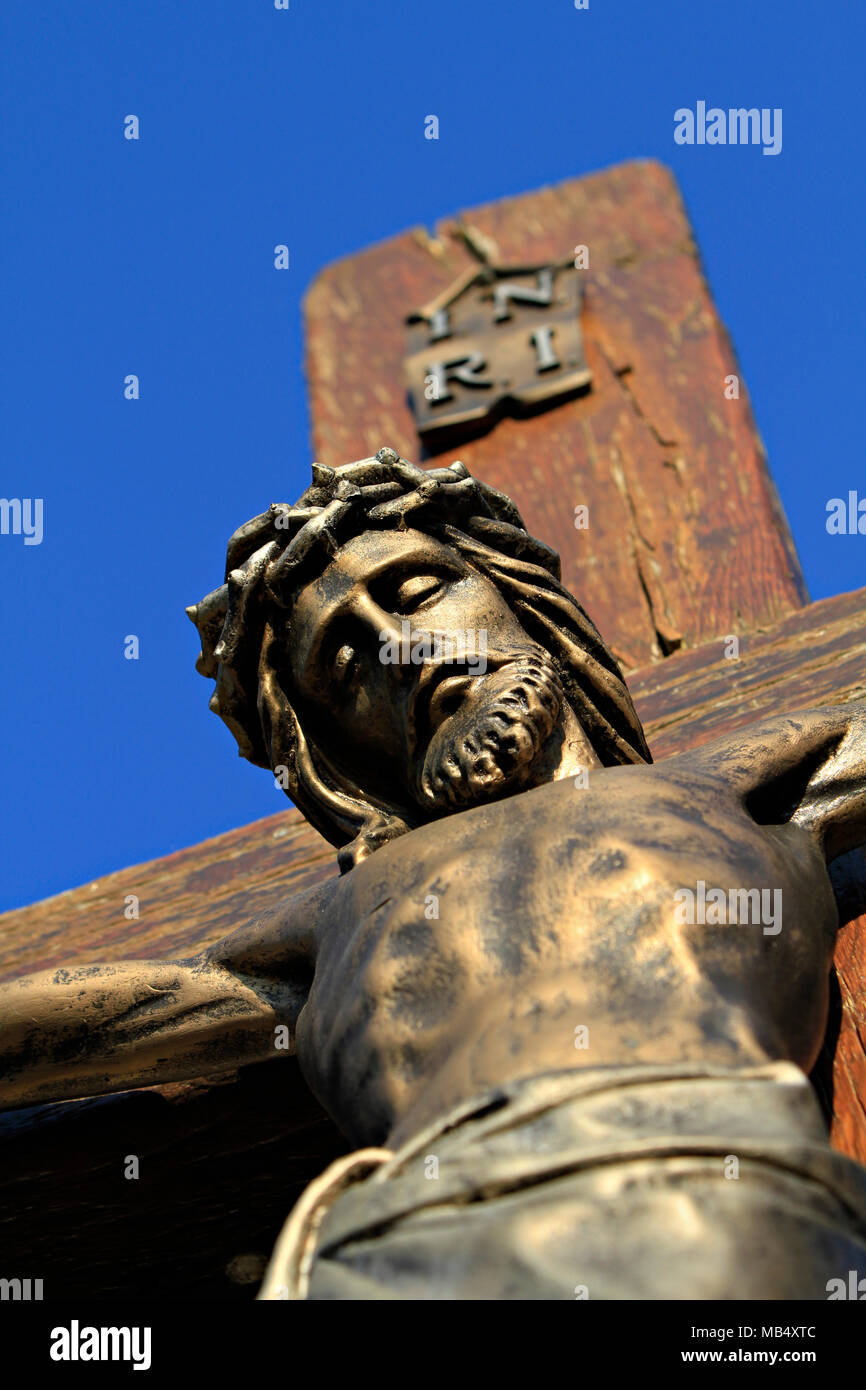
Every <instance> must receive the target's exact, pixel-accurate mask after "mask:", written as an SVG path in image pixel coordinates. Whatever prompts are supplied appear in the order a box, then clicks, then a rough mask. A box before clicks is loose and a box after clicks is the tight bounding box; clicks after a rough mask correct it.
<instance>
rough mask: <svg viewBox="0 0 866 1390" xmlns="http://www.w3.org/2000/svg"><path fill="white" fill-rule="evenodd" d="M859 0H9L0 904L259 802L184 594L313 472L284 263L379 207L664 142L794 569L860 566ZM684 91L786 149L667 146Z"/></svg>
mask: <svg viewBox="0 0 866 1390" xmlns="http://www.w3.org/2000/svg"><path fill="white" fill-rule="evenodd" d="M863 12H864V6H863V2H862V0H833V3H832V4H824V5H821V4H817V3H809V2H808V0H758V3H756V0H726V3H724V4H719V3H707V2H706V0H590V8H589V10H587V11H580V12H578V11H576V10H575V9H574V5H573V0H501V3H494V0H437V3H436V4H425V3H416V4H412V3H409V0H367V3H365V4H361V3H352V2H351V0H291V8H290V10H289V11H288V12H280V11H276V10H275V9H274V6H273V0H199V3H192V0H137V3H135V4H131V3H128V0H85V3H82V0H39V2H38V3H37V0H4V3H3V6H2V12H0V51H2V64H3V74H2V83H0V106H2V135H0V139H2V151H0V155H2V185H0V186H2V204H3V226H2V242H3V263H4V273H3V278H2V287H0V297H2V304H0V311H2V312H0V325H2V327H0V340H2V345H3V358H2V371H0V390H2V396H3V399H2V402H0V409H2V455H0V496H4V497H19V498H24V497H34V498H35V497H42V498H44V539H43V542H42V544H41V545H39V546H30V547H24V546H23V543H22V538H21V537H12V536H0V594H2V618H0V623H2V656H3V667H2V671H3V675H2V683H0V756H2V778H3V791H2V801H3V806H2V820H3V824H2V865H0V868H2V872H0V907H12V906H17V905H19V904H21V903H25V902H30V901H33V900H35V899H38V898H40V897H43V896H45V895H47V894H49V893H55V892H58V891H60V890H61V889H64V888H68V887H72V886H74V885H76V884H78V883H81V882H85V881H87V880H88V879H91V878H96V877H98V876H99V875H101V874H103V873H105V872H107V871H109V870H112V869H115V868H119V867H122V866H124V865H126V864H130V863H134V862H137V861H140V860H145V859H149V858H151V857H153V856H156V855H160V854H164V853H167V852H168V851H170V850H173V849H178V848H180V847H182V846H184V845H188V844H192V843H195V842H196V841H197V840H200V839H203V838H204V837H205V836H208V835H213V834H216V833H218V832H220V831H222V830H226V829H229V828H230V827H232V826H236V825H241V824H243V823H245V822H247V821H249V820H252V819H254V818H256V817H258V816H262V815H267V814H269V813H270V812H272V811H275V810H278V809H280V808H281V807H283V806H284V805H285V800H284V798H283V797H282V794H281V793H278V792H277V791H276V790H275V789H274V786H273V782H272V779H270V778H269V777H268V776H267V774H266V773H264V772H262V771H259V770H257V769H254V768H252V767H250V766H249V765H248V764H246V763H244V762H243V761H241V760H240V759H239V758H237V757H236V755H235V748H234V743H233V741H232V739H231V737H230V735H229V734H228V732H227V730H225V729H224V728H223V726H222V725H221V724H220V722H219V721H218V720H217V719H215V718H214V717H213V715H211V714H209V713H208V711H207V707H206V700H207V687H206V685H205V683H204V681H202V679H201V677H199V676H197V675H196V674H195V671H194V669H193V662H194V658H195V655H196V651H197V644H196V635H195V632H194V630H193V628H192V627H191V626H190V624H189V622H188V620H187V618H186V617H185V615H184V606H185V605H186V604H187V603H189V602H191V601H193V600H195V599H197V598H198V597H200V596H201V594H202V593H203V592H204V591H205V590H206V589H207V588H209V587H210V586H211V585H213V584H216V583H218V582H219V580H220V579H221V577H222V574H221V566H222V562H223V556H224V547H225V542H226V539H227V537H228V535H229V533H230V532H231V531H232V530H233V529H234V527H235V526H236V525H238V524H239V523H240V522H241V521H243V520H245V519H246V518H247V517H249V516H252V515H253V514H254V513H256V512H258V511H260V510H261V509H262V508H263V507H265V506H267V504H268V503H269V502H270V501H271V500H272V499H275V498H276V499H285V500H293V499H294V497H295V496H296V495H297V493H298V492H299V491H300V490H301V488H302V487H303V486H304V485H305V483H306V479H307V476H308V469H309V462H310V448H309V430H308V418H307V410H306V400H305V386H304V381H303V376H302V367H301V353H302V343H301V320H300V301H301V296H302V294H303V291H304V289H305V287H306V286H307V285H308V283H309V281H310V280H311V278H312V277H313V276H314V275H315V274H316V272H317V270H318V269H319V268H320V267H321V266H322V265H324V264H325V263H327V262H328V261H330V260H332V259H333V258H334V257H337V256H342V255H346V254H348V253H351V252H352V251H354V250H356V249H358V248H360V247H362V246H364V245H365V244H367V243H369V242H371V241H374V240H376V239H378V238H381V237H385V236H388V235H391V234H392V233H395V232H398V231H400V230H402V229H404V228H405V227H407V226H411V225H413V224H417V223H426V224H428V225H430V224H432V223H433V222H434V221H435V219H436V218H437V217H438V216H440V215H444V214H447V213H449V212H453V211H455V210H457V209H459V208H461V207H468V206H472V205H473V204H475V203H478V202H481V201H486V200H488V199H491V198H497V197H501V196H504V195H507V194H512V193H519V192H523V191H526V190H529V189H532V188H535V187H538V186H539V185H541V184H544V183H548V182H552V181H558V180H560V179H563V178H567V177H572V176H575V175H579V174H582V173H585V172H588V171H590V170H594V169H599V168H602V167H604V166H605V165H608V164H611V163H614V162H615V161H617V160H623V159H628V158H633V157H636V156H655V157H657V158H659V159H662V160H664V161H666V162H667V163H668V164H669V165H671V166H672V168H673V169H674V171H675V173H676V175H677V177H678V179H679V181H680V184H681V187H682V189H683V192H684V194H685V198H686V201H687V204H688V207H689V210H690V213H691V217H692V219H693V222H694V225H695V228H696V230H697V234H698V239H699V242H700V244H701V247H702V251H703V256H704V262H705V265H706V268H707V273H708V276H709V279H710V283H711V285H712V288H713V291H714V294H715V297H716V300H717V302H718V304H719V306H720V309H721V312H722V316H723V318H724V319H725V321H726V322H727V324H728V327H729V329H730V331H731V333H732V336H733V339H734V343H735V345H736V348H737V350H738V353H739V357H740V361H741V364H742V368H743V371H744V374H745V377H746V380H747V382H748V387H749V390H750V392H751V394H752V397H753V401H754V404H755V409H756V413H757V417H758V422H759V426H760V428H761V431H762V433H763V436H764V439H765V441H766V444H767V448H768V451H769V456H770V460H771V465H772V468H773V473H774V475H775V478H776V482H777V485H778V487H779V490H780V492H781V495H782V498H783V501H784V504H785V507H786V509H787V513H788V517H789V519H790V522H791V526H792V529H793V532H794V537H795V540H796V542H797V545H798V547H799V551H800V555H801V557H802V561H803V566H804V569H805V573H806V578H807V582H808V584H809V587H810V590H811V593H812V596H813V597H815V598H820V597H823V596H825V595H827V594H832V593H836V592H839V591H841V590H843V589H851V588H855V587H857V586H859V585H861V584H864V583H866V537H851V536H846V537H830V536H828V535H827V533H826V530H825V504H826V501H827V499H828V497H831V496H834V495H837V494H847V491H848V489H849V488H859V490H860V495H861V496H866V465H864V446H863V396H864V393H863V362H862V350H863V343H864V332H863V327H864V325H863V318H864V293H863V290H864V285H863V264H864V237H866V232H864V221H866V219H864V196H863V172H862V166H863V149H864V135H866V132H864V102H863V60H864V33H863ZM698 100H706V101H707V102H708V103H709V104H711V105H712V104H717V105H719V106H721V107H725V108H727V107H729V106H758V107H770V108H774V107H781V108H782V109H783V112H784V120H783V149H782V153H781V154H780V155H778V156H777V157H766V156H763V155H762V154H761V152H760V150H759V149H757V148H751V147H750V148H738V147H734V148H731V147H726V148H710V147H703V148H699V147H680V146H677V145H675V144H674V141H673V129H674V122H673V113H674V111H675V110H676V108H678V107H682V106H694V105H695V103H696V102H697V101H698ZM129 113H135V114H137V115H138V116H139V117H140V121H141V138H140V140H139V141H138V142H137V143H136V142H131V141H127V140H125V139H124V138H123V120H124V117H125V116H126V115H127V114H129ZM430 113H435V114H437V115H438V116H439V119H440V137H441V138H440V139H439V141H438V142H433V141H426V140H425V139H424V138H423V123H424V117H425V116H426V115H428V114H430ZM281 242H284V243H286V244H287V245H288V246H289V247H290V248H291V257H292V268H291V270H290V271H288V272H286V273H280V272H277V271H275V270H274V268H273V247H274V246H275V245H276V244H277V243H281ZM130 372H134V373H137V374H138V375H139V377H140V380H141V399H140V400H139V401H137V402H128V401H126V400H124V398H123V380H124V377H125V376H126V375H127V373H130ZM587 603H588V605H589V606H590V607H591V596H587ZM128 633H136V634H138V636H139V637H140V641H141V657H140V660H139V661H127V660H124V658H123V639H124V637H125V635H126V634H128Z"/></svg>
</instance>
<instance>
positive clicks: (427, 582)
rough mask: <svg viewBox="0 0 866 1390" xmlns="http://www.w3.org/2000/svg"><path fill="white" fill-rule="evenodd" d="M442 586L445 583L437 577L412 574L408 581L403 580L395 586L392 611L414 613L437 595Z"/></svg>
mask: <svg viewBox="0 0 866 1390" xmlns="http://www.w3.org/2000/svg"><path fill="white" fill-rule="evenodd" d="M444 585H445V581H444V580H443V579H442V578H441V577H440V576H439V575H435V574H413V575H412V577H411V578H410V579H404V581H403V583H402V584H399V585H398V586H397V589H396V591H395V594H394V611H395V612H397V613H414V612H415V610H416V609H417V608H420V607H422V605H423V604H424V603H426V602H427V600H428V599H431V598H433V597H434V595H436V594H438V593H439V592H440V590H441V589H442V588H444Z"/></svg>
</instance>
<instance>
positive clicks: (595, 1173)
mask: <svg viewBox="0 0 866 1390" xmlns="http://www.w3.org/2000/svg"><path fill="white" fill-rule="evenodd" d="M852 1270H853V1271H856V1273H857V1278H858V1279H860V1278H863V1277H864V1276H866V1169H864V1168H861V1166H860V1165H859V1164H857V1163H854V1162H853V1161H852V1160H850V1159H848V1158H846V1157H845V1156H844V1155H842V1154H839V1153H837V1152H835V1151H834V1150H833V1149H831V1148H830V1146H829V1143H828V1139H827V1132H826V1126H825V1124H824V1121H823V1117H822V1115H821V1112H820V1108H819V1106H818V1103H817V1100H816V1098H815V1095H814V1093H813V1091H812V1088H811V1086H810V1085H809V1083H808V1081H807V1079H806V1077H805V1076H804V1075H803V1073H802V1072H801V1071H800V1070H799V1069H798V1068H797V1067H795V1066H794V1065H793V1064H791V1063H786V1062H783V1063H775V1064H770V1065H767V1066H763V1067H750V1068H740V1069H736V1070H726V1069H724V1068H721V1067H719V1068H715V1067H706V1066H686V1065H683V1066H661V1067H643V1066H641V1067H596V1068H588V1069H584V1070H572V1071H564V1072H555V1073H548V1074H545V1075H543V1076H539V1077H535V1078H531V1079H527V1080H521V1081H518V1082H515V1083H511V1084H508V1085H504V1086H502V1087H499V1088H497V1089H495V1090H493V1091H491V1092H489V1093H487V1094H486V1095H484V1096H481V1097H477V1098H475V1099H474V1100H473V1101H471V1102H469V1103H466V1104H463V1105H461V1106H459V1107H457V1108H456V1109H455V1110H454V1111H452V1112H451V1113H450V1114H449V1115H447V1116H445V1117H444V1118H443V1119H442V1120H440V1121H439V1122H438V1123H437V1124H435V1125H431V1126H430V1127H429V1128H427V1129H426V1130H424V1131H423V1132H421V1133H420V1134H417V1135H414V1136H413V1137H412V1139H411V1140H410V1141H409V1142H408V1143H406V1144H405V1145H403V1146H402V1147H401V1148H400V1149H399V1150H397V1151H396V1152H394V1153H389V1152H388V1151H386V1150H362V1151H360V1152H359V1153H358V1154H354V1155H349V1156H348V1157H347V1158H345V1159H340V1160H338V1161H337V1163H336V1164H334V1165H332V1166H331V1168H330V1169H328V1170H327V1171H326V1173H325V1174H324V1175H323V1177H322V1178H320V1179H318V1180H317V1182H316V1183H314V1184H312V1185H311V1187H310V1188H309V1189H308V1190H307V1193H305V1194H304V1196H303V1197H302V1198H301V1201H300V1202H299V1203H298V1206H297V1207H296V1209H295V1212H293V1214H292V1216H291V1217H290V1218H289V1221H288V1223H287V1225H286V1227H285V1228H284V1231H283V1234H282V1235H281V1236H280V1240H279V1241H278V1244H277V1246H276V1248H275V1251H274V1255H273V1258H272V1260H271V1264H270V1266H269V1269H268V1272H267V1275H266V1277H265V1282H264V1284H263V1286H262V1290H261V1293H260V1294H259V1297H260V1298H264V1299H279V1298H304V1297H306V1298H308V1299H311V1300H327V1299H492V1300H511V1299H575V1298H589V1299H693V1298H694V1299H715V1298H720V1299H826V1298H827V1296H828V1291H827V1285H828V1281H830V1280H831V1279H842V1280H845V1281H846V1283H847V1281H849V1276H850V1272H851V1271H852Z"/></svg>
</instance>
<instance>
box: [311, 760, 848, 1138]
mask: <svg viewBox="0 0 866 1390" xmlns="http://www.w3.org/2000/svg"><path fill="white" fill-rule="evenodd" d="M696 866H699V868H696ZM696 874H698V875H699V876H700V878H702V879H703V880H704V881H705V882H706V884H707V885H708V887H712V886H717V887H721V888H723V889H724V890H726V891H727V890H728V889H731V888H737V889H739V888H742V889H752V888H759V889H761V888H765V889H769V890H771V891H773V890H777V889H779V890H781V892H782V904H783V917H782V922H781V930H780V931H778V933H776V934H768V933H767V932H765V931H764V929H763V926H762V925H761V924H760V923H757V924H753V925H708V924H704V925H701V924H696V925H678V923H677V901H676V899H675V897H674V894H675V892H676V891H677V890H678V889H681V888H692V889H694V888H696V882H695V879H696ZM331 907H332V909H333V910H332V911H329V912H328V925H327V927H326V928H325V929H323V931H322V932H321V936H320V939H319V941H318V943H317V964H316V973H315V978H314V982H313V986H312V990H311V993H310V998H309V1000H308V1003H307V1004H306V1006H305V1007H304V1009H303V1011H302V1013H301V1016H300V1019H299V1022H298V1029H297V1048H298V1057H299V1061H300V1064H301V1067H302V1069H303V1071H304V1073H305V1075H306V1077H307V1079H308V1081H309V1083H310V1085H311V1086H312V1089H313V1090H314V1092H315V1093H316V1094H317V1095H318V1097H319V1099H320V1100H321V1101H322V1103H323V1104H324V1105H325V1107H326V1109H328V1110H329V1112H330V1113H331V1114H332V1115H333V1117H334V1118H335V1119H336V1120H337V1122H338V1124H340V1126H341V1127H342V1128H343V1129H344V1131H345V1132H346V1133H347V1135H348V1136H349V1137H350V1138H351V1139H352V1140H353V1141H354V1142H356V1143H359V1144H367V1143H384V1142H391V1143H394V1142H398V1141H399V1140H401V1139H404V1138H406V1137H408V1135H409V1134H410V1133H412V1132H413V1131H414V1130H415V1129H417V1128H419V1127H420V1126H421V1125H423V1124H425V1123H428V1122H430V1121H432V1120H433V1119H435V1117H436V1116H437V1115H439V1114H442V1113H444V1112H445V1111H446V1110H447V1109H448V1108H450V1107H452V1106H454V1105H455V1104H457V1103H458V1102H460V1101H462V1100H465V1099H468V1098H470V1097H472V1096H473V1095H476V1094H480V1093H483V1092H484V1091H485V1090H486V1089H488V1088H489V1087H491V1086H493V1085H496V1084H497V1083H502V1082H505V1081H508V1080H513V1079H516V1078H517V1077H520V1076H526V1075H531V1074H535V1073H540V1072H542V1071H547V1070H556V1069H561V1068H570V1067H581V1066H599V1065H608V1064H612V1063H615V1064H623V1065H627V1064H630V1063H635V1062H643V1061H647V1062H650V1061H652V1062H665V1061H691V1062H695V1061H713V1062H716V1063H720V1064H722V1065H730V1066H732V1067H733V1066H738V1065H743V1064H747V1063H752V1062H753V1063H759V1062H762V1061H766V1060H779V1059H785V1060H791V1061H794V1062H796V1063H797V1064H798V1065H800V1066H802V1067H803V1068H804V1069H808V1068H809V1067H810V1066H811V1065H812V1063H813V1061H814V1059H815V1057H816V1055H817V1052H818V1050H819V1048H820V1045H821V1040H822V1038H823V1033H824V1028H825V1024H826V1012H827V989H828V985H827V976H828V970H829V964H830V959H831V955H832V943H833V936H834V932H835V928H836V923H837V915H836V910H835V905H834V900H833V895H832V890H831V888H830V883H829V878H828V875H827V872H826V869H825V866H824V862H823V858H822V857H821V855H820V853H819V852H818V850H817V849H816V848H815V846H814V844H813V842H812V841H811V839H810V838H809V837H808V836H807V835H806V833H805V832H803V831H801V830H799V829H798V828H797V827H795V826H785V827H763V826H760V825H756V824H755V822H754V821H753V820H752V819H751V817H750V816H749V815H748V814H747V812H746V811H745V810H744V808H743V807H742V806H741V805H740V804H739V803H738V802H737V800H736V799H735V798H734V797H733V795H732V794H731V793H730V792H728V791H727V789H726V788H725V787H724V786H723V785H720V784H719V783H718V782H714V781H711V780H708V779H707V777H706V775H704V776H703V777H701V778H699V777H697V776H696V775H694V774H689V773H688V772H687V770H686V768H685V767H684V766H683V765H682V763H681V765H680V768H679V770H678V771H677V772H675V773H673V774H671V773H669V772H666V771H665V772H663V771H660V769H659V768H658V767H652V768H643V767H628V768H616V769H606V770H604V771H597V772H593V773H592V775H591V786H590V788H578V787H576V786H575V785H574V783H573V782H572V781H571V780H570V779H569V780H565V781H560V782H555V783H551V784H549V785H546V786H543V787H539V788H536V789H535V790H533V791H529V792H525V793H523V794H522V795H519V796H513V797H510V798H508V799H507V800H504V801H501V802H498V803H494V804H493V805H490V806H486V807H479V808H476V809H474V810H471V811H467V812H464V813H462V814H459V815H454V816H449V817H448V818H446V819H444V820H441V821H437V822H434V823H432V824H430V825H427V826H424V827H423V828H421V829H419V830H415V831H413V832H412V833H410V834H408V835H406V836H404V837H402V838H401V839H399V840H397V841H395V842H393V843H392V844H389V845H387V846H386V847H384V848H383V849H381V850H379V851H377V852H376V853H375V854H374V855H373V856H372V857H371V858H370V859H368V860H366V861H364V862H363V863H361V864H360V865H359V866H358V867H357V868H355V869H353V870H352V872H351V873H350V874H348V875H347V876H346V877H345V878H344V879H342V880H341V881H340V883H339V884H338V885H337V888H336V890H335V893H334V898H333V901H332V904H331ZM579 1029H586V1030H587V1033H585V1034H584V1033H580V1032H578V1031H576V1030H579ZM584 1043H588V1046H584V1045H583V1044H584ZM576 1044H577V1045H576Z"/></svg>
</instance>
